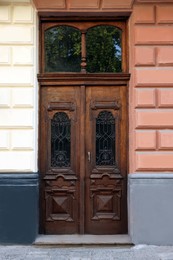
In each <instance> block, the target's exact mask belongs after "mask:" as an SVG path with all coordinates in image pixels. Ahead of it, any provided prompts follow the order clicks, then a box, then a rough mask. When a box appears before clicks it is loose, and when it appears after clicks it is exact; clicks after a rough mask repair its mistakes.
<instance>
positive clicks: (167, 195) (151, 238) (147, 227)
mask: <svg viewBox="0 0 173 260" xmlns="http://www.w3.org/2000/svg"><path fill="white" fill-rule="evenodd" d="M128 208H129V210H128V213H129V234H130V236H131V239H132V242H133V243H134V244H152V245H173V174H157V173H152V174H146V173H145V174H136V173H135V174H130V175H129V180H128Z"/></svg>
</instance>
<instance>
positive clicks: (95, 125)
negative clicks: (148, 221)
mask: <svg viewBox="0 0 173 260" xmlns="http://www.w3.org/2000/svg"><path fill="white" fill-rule="evenodd" d="M41 30H42V34H41V44H42V50H41V53H42V55H41V64H42V71H41V73H40V74H39V82H40V153H39V165H40V175H41V196H40V197H41V203H40V205H41V232H45V233H46V234H74V233H80V234H83V233H87V234H120V233H126V232H127V193H126V186H127V185H126V184H127V183H126V182H127V178H126V174H127V122H128V112H127V92H128V91H127V82H128V80H129V74H126V73H125V72H124V71H126V66H125V57H126V51H125V44H124V42H125V24H124V23H123V22H121V23H118V22H112V21H109V22H108V21H106V22H105V21H102V22H98V21H97V22H96V21H95V22H94V21H81V22H80V23H79V22H70V23H69V22H57V21H56V22H51V23H47V22H42V24H41ZM87 33H88V34H87ZM117 37H119V38H118V39H117ZM104 42H105V43H104ZM108 42H110V43H109V44H108ZM90 44H91V46H90ZM94 48H96V49H95V51H94V50H93V49H94ZM105 49H107V50H105ZM110 50H111V52H110ZM102 51H103V52H102ZM106 53H107V55H106ZM111 53H112V54H111ZM111 55H113V56H111ZM99 57H101V58H99ZM99 59H100V61H99Z"/></svg>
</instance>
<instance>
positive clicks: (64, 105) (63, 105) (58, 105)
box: [48, 102, 76, 111]
mask: <svg viewBox="0 0 173 260" xmlns="http://www.w3.org/2000/svg"><path fill="white" fill-rule="evenodd" d="M75 109H76V105H75V104H74V103H72V102H50V103H49V105H48V111H53V110H69V111H75Z"/></svg>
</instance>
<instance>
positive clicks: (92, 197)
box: [85, 87, 127, 234]
mask: <svg viewBox="0 0 173 260" xmlns="http://www.w3.org/2000/svg"><path fill="white" fill-rule="evenodd" d="M106 115H107V116H108V117H110V125H111V122H112V126H110V127H112V128H110V127H109V126H108V125H106V124H105V123H104V126H102V125H101V126H99V127H100V128H98V129H96V128H97V126H96V122H98V121H97V120H98V118H99V116H102V117H104V116H106ZM101 124H103V123H102V121H101ZM126 126H127V108H126V91H125V88H124V87H88V88H87V91H86V153H87V155H89V156H90V158H88V156H86V157H87V158H86V219H85V232H86V233H92V234H118V233H125V232H126V231H127V220H126V149H125V148H126V142H127V140H126ZM111 129H114V130H115V131H113V130H111ZM99 130H100V132H102V133H101V134H100V136H101V137H99V138H100V140H101V141H100V144H99V145H100V147H101V146H102V145H103V144H104V143H105V150H104V149H103V147H101V148H100V151H101V152H100V155H99V156H100V158H101V159H99V160H98V161H97V153H98V151H97V140H96V131H99ZM104 130H105V133H103V131H104ZM109 132H110V133H109ZM113 132H115V136H114V135H113ZM98 136H99V133H98V132H97V138H98ZM111 136H112V137H111ZM104 138H105V139H104ZM111 138H114V139H115V140H114V139H113V140H114V141H112V140H111ZM103 139H104V140H103ZM109 142H110V143H111V145H107V146H110V147H106V144H107V143H109ZM112 142H115V143H114V144H112ZM111 147H113V148H111ZM110 148H111V149H112V150H111V149H110ZM113 152H114V156H113ZM111 156H112V157H111Z"/></svg>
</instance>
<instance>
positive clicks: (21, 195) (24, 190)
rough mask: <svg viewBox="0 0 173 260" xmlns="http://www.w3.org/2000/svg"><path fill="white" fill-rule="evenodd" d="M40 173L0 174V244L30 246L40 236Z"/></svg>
mask: <svg viewBox="0 0 173 260" xmlns="http://www.w3.org/2000/svg"><path fill="white" fill-rule="evenodd" d="M38 209H39V206H38V174H36V173H34V174H32V173H28V174H27V173H24V174H22V173H19V174H13V173H10V174H0V243H1V244H31V243H32V242H33V241H34V240H35V238H36V236H37V234H38V219H39V218H38Z"/></svg>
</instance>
